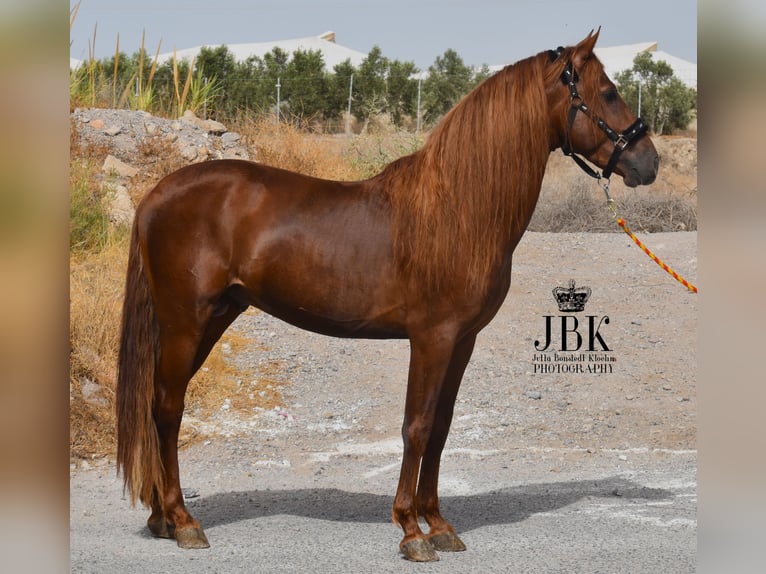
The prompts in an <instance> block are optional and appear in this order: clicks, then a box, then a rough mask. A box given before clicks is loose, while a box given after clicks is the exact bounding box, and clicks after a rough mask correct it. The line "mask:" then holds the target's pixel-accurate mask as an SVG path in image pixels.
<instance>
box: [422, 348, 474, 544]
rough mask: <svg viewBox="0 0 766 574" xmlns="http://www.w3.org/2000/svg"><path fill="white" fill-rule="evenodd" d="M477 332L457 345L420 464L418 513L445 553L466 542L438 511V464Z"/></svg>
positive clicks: (434, 542) (433, 542)
mask: <svg viewBox="0 0 766 574" xmlns="http://www.w3.org/2000/svg"><path fill="white" fill-rule="evenodd" d="M475 342H476V335H475V334H472V335H469V336H466V337H464V338H463V339H461V340H460V341H459V342H458V344H457V345H456V346H455V351H454V352H453V354H452V359H451V360H450V363H449V368H448V369H447V374H446V376H445V378H444V385H443V386H442V389H441V393H440V395H439V402H438V406H437V409H436V412H437V416H436V419H435V420H434V425H433V429H432V431H431V437H430V439H429V441H428V445H427V446H426V451H425V453H424V455H423V461H422V463H421V465H420V479H419V480H418V493H417V500H418V513H419V514H420V516H422V517H424V518H425V519H426V522H428V525H429V526H430V531H429V533H428V540H429V541H430V542H431V544H432V545H433V547H434V548H435V549H436V550H439V551H443V552H459V551H462V550H465V544H463V541H462V540H460V538H459V537H458V535H457V534H456V533H455V529H454V528H453V527H452V525H451V524H450V523H449V522H447V521H446V520H445V519H444V517H443V516H442V515H441V511H440V510H439V496H438V484H439V465H440V462H441V454H442V451H443V450H444V444H445V443H446V442H447V435H448V434H449V429H450V424H451V422H452V414H453V412H454V408H455V399H456V398H457V393H458V390H459V389H460V382H461V381H462V379H463V373H464V372H465V369H466V367H467V366H468V361H469V360H470V358H471V354H472V353H473V347H474V343H475Z"/></svg>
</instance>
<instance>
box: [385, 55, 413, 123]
mask: <svg viewBox="0 0 766 574" xmlns="http://www.w3.org/2000/svg"><path fill="white" fill-rule="evenodd" d="M418 71H419V70H418V68H417V66H415V64H414V62H400V61H399V60H394V61H392V62H390V63H389V66H388V74H387V76H386V104H387V108H388V112H389V113H390V114H391V118H392V119H393V121H394V124H395V125H397V126H401V125H402V120H403V119H404V118H405V116H410V117H414V116H415V114H416V112H417V110H416V107H417V98H418V81H417V80H416V79H415V78H413V76H414V75H415V74H417V73H418Z"/></svg>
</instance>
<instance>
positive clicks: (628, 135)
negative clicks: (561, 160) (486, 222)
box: [548, 47, 649, 180]
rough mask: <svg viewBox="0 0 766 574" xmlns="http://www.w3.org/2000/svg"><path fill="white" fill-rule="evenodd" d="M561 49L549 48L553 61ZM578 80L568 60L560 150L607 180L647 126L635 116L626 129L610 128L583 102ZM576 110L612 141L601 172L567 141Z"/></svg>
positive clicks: (575, 71)
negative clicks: (566, 116) (565, 118)
mask: <svg viewBox="0 0 766 574" xmlns="http://www.w3.org/2000/svg"><path fill="white" fill-rule="evenodd" d="M563 51H564V48H562V47H559V48H558V49H556V50H550V51H549V52H548V53H549V55H550V58H551V61H554V60H555V59H556V58H558V57H559V56H560V55H561V53H562V52H563ZM578 80H579V77H578V75H577V70H575V69H574V66H573V65H572V62H571V61H570V62H569V63H568V64H567V66H566V68H564V71H563V72H562V73H561V82H562V83H563V84H564V85H566V86H567V87H568V88H569V103H570V107H569V119H568V123H567V131H566V133H565V134H564V144H563V145H562V146H561V151H563V152H564V155H568V156H570V157H571V158H572V159H573V160H574V161H575V163H576V164H577V165H579V166H580V168H581V169H582V170H583V171H584V172H585V173H587V174H588V175H589V176H591V177H594V178H596V179H601V178H602V177H603V178H606V179H607V180H608V179H609V176H610V175H612V170H613V169H614V166H615V165H616V164H617V160H619V159H620V154H622V152H623V151H625V149H626V148H627V147H628V146H629V145H630V144H631V143H633V142H634V141H636V140H637V139H639V138H641V136H643V135H644V134H646V132H647V131H648V130H649V127H648V126H647V125H646V124H645V123H644V120H642V119H641V118H636V121H635V122H633V123H632V124H631V125H630V127H628V129H626V130H625V131H624V132H622V133H617V132H616V131H614V130H613V129H612V128H610V127H609V125H608V124H607V123H606V122H605V121H604V120H602V119H601V118H600V117H598V116H597V115H596V114H595V113H593V112H592V111H591V110H590V108H589V107H588V106H587V105H586V104H585V102H584V101H583V99H582V97H581V96H580V93H579V92H578V91H577V81H578ZM578 111H580V112H582V113H584V114H585V115H586V116H588V117H589V118H590V119H591V120H592V121H593V122H594V123H595V124H596V125H597V126H598V127H599V128H600V129H601V130H602V131H603V132H604V133H605V134H606V136H607V137H608V138H609V139H610V140H611V141H612V142H613V143H614V151H613V152H612V155H611V157H610V158H609V162H607V164H606V167H605V168H604V171H603V172H601V173H598V172H597V171H595V170H594V169H593V168H592V167H590V166H589V165H588V164H587V163H585V160H583V159H582V158H581V157H580V156H578V155H577V154H575V153H574V151H573V150H572V146H571V143H570V141H569V132H570V131H571V130H572V125H573V124H574V120H575V116H576V115H577V112H578Z"/></svg>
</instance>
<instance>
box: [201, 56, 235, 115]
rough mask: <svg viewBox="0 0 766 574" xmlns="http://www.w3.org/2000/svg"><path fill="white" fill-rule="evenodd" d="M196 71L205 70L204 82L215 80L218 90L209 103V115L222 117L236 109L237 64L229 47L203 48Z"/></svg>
mask: <svg viewBox="0 0 766 574" xmlns="http://www.w3.org/2000/svg"><path fill="white" fill-rule="evenodd" d="M195 70H204V74H203V75H202V82H210V81H213V80H215V81H216V83H217V86H218V90H217V92H216V94H215V96H214V97H213V99H212V100H211V101H209V102H208V106H209V107H208V108H207V113H208V115H209V116H210V115H212V116H217V117H221V116H222V115H224V114H227V113H232V112H233V111H234V109H236V100H235V96H236V94H237V91H238V86H237V84H238V77H237V73H236V72H237V63H236V60H235V59H234V54H232V53H231V52H230V51H229V48H228V47H227V46H225V45H224V46H217V47H215V48H209V47H207V46H203V47H202V49H200V52H199V55H198V56H197V58H196V60H195Z"/></svg>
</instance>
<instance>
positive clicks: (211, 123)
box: [181, 110, 228, 135]
mask: <svg viewBox="0 0 766 574" xmlns="http://www.w3.org/2000/svg"><path fill="white" fill-rule="evenodd" d="M181 121H184V122H187V123H190V124H192V125H195V126H197V127H198V128H200V129H202V130H205V131H206V132H208V133H211V134H217V135H220V134H222V133H225V132H226V131H228V130H227V129H226V126H225V125H223V124H222V123H221V122H217V121H215V120H203V119H202V118H198V117H197V116H195V115H194V112H192V111H191V110H186V111H185V112H184V115H183V116H181Z"/></svg>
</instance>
